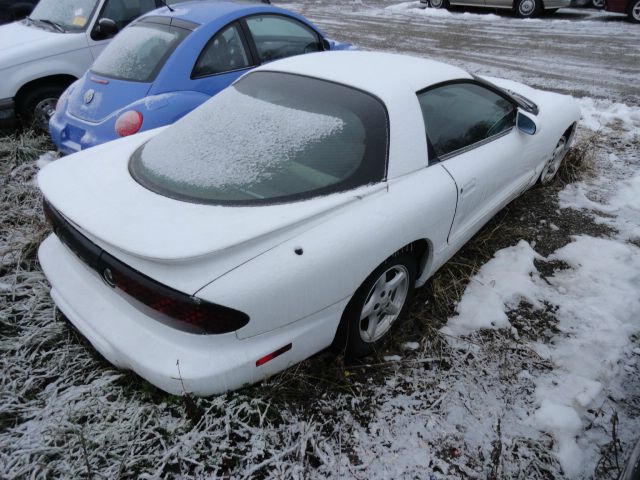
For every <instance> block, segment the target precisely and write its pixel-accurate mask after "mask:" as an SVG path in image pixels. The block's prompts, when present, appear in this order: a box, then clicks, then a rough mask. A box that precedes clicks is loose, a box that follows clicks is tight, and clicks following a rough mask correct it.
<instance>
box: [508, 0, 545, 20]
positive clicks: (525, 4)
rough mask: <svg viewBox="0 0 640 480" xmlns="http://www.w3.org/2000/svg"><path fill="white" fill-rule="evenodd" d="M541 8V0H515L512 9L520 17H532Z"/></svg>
mask: <svg viewBox="0 0 640 480" xmlns="http://www.w3.org/2000/svg"><path fill="white" fill-rule="evenodd" d="M541 10H542V2H541V0H516V1H515V3H514V11H515V14H516V16H518V17H520V18H533V17H536V16H538V15H539V14H540V11H541Z"/></svg>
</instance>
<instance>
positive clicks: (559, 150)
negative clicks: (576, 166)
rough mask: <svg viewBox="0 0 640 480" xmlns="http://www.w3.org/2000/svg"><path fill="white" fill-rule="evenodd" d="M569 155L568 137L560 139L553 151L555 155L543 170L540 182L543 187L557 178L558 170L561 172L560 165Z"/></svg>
mask: <svg viewBox="0 0 640 480" xmlns="http://www.w3.org/2000/svg"><path fill="white" fill-rule="evenodd" d="M566 154H567V139H566V137H564V136H563V137H562V138H560V140H559V141H558V144H557V145H556V148H554V149H553V154H552V155H551V158H550V159H549V161H548V162H547V164H546V165H545V166H544V168H543V169H542V173H540V180H539V182H540V183H541V184H542V185H548V184H550V183H551V182H552V181H553V179H554V178H555V177H556V174H557V173H558V170H560V165H562V160H564V157H565V156H566Z"/></svg>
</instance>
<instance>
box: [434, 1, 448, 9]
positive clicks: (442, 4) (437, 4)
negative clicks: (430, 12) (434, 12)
mask: <svg viewBox="0 0 640 480" xmlns="http://www.w3.org/2000/svg"><path fill="white" fill-rule="evenodd" d="M429 5H430V6H431V8H438V9H439V8H443V9H445V10H448V9H449V0H429Z"/></svg>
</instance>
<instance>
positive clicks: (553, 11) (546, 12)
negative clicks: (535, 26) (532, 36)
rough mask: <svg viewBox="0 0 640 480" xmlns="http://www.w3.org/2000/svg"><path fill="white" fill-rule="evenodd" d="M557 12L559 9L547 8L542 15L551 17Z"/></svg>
mask: <svg viewBox="0 0 640 480" xmlns="http://www.w3.org/2000/svg"><path fill="white" fill-rule="evenodd" d="M558 10H560V9H559V8H547V9H545V11H544V14H545V15H553V14H554V13H556V12H557V11H558Z"/></svg>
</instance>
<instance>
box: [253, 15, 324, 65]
mask: <svg viewBox="0 0 640 480" xmlns="http://www.w3.org/2000/svg"><path fill="white" fill-rule="evenodd" d="M246 22H247V27H248V28H249V32H250V33H251V36H252V37H253V41H254V43H255V45H256V49H257V50H258V57H259V59H260V62H261V63H264V62H271V61H273V60H278V59H279V58H286V57H291V56H293V55H300V54H302V53H310V52H319V51H321V50H323V47H322V41H321V39H320V36H319V35H318V33H317V32H315V31H314V30H313V29H311V28H310V27H308V26H307V25H304V24H303V23H302V22H299V21H297V20H295V19H293V18H288V17H284V16H281V15H253V16H251V17H248V18H247V19H246Z"/></svg>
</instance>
